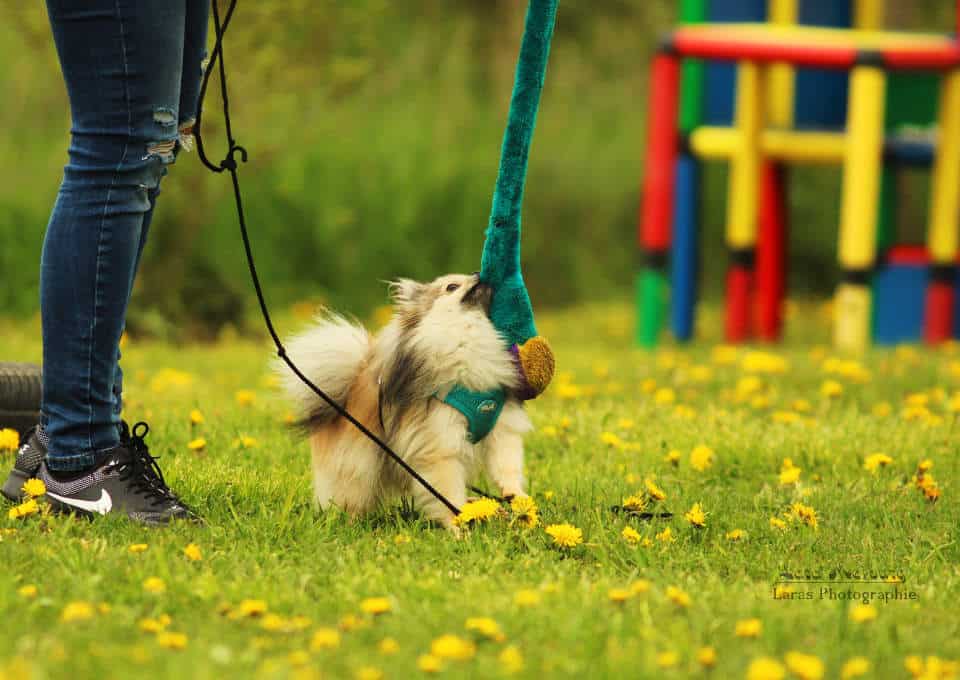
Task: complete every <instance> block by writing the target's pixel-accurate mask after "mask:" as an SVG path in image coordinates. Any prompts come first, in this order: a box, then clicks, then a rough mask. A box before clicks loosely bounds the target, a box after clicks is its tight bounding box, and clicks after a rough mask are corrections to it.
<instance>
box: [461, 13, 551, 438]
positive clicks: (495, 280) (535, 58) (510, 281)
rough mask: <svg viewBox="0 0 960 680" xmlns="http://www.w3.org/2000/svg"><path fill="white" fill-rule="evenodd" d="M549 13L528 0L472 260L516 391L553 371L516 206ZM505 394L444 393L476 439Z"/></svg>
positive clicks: (535, 391) (536, 388)
mask: <svg viewBox="0 0 960 680" xmlns="http://www.w3.org/2000/svg"><path fill="white" fill-rule="evenodd" d="M556 16H557V0H530V5H529V6H528V8H527V20H526V25H525V27H524V32H523V41H522V42H521V44H520V57H519V60H518V62H517V73H516V80H515V81H514V85H513V96H512V98H511V100H510V115H509V119H508V121H507V129H506V131H505V132H504V135H503V148H502V150H501V153H500V170H499V172H498V174H497V184H496V188H495V189H494V193H493V208H492V210H491V212H490V222H489V226H488V227H487V233H486V241H485V242H484V244H483V256H482V257H481V260H480V280H481V281H483V282H484V283H487V284H489V285H490V286H491V287H492V288H493V298H492V300H491V303H490V320H491V321H492V322H493V325H494V327H495V328H496V329H497V330H498V331H500V334H501V335H502V336H503V338H504V340H505V341H506V342H507V343H508V345H509V347H510V351H511V353H512V354H513V356H514V359H515V361H516V365H517V370H518V371H519V374H520V378H521V381H520V382H521V388H520V390H518V392H517V396H518V397H519V398H520V399H533V398H534V397H536V396H537V395H539V394H540V393H542V392H543V391H544V390H545V389H546V388H547V385H549V384H550V380H551V379H552V378H553V371H554V358H553V352H552V351H551V350H550V345H549V344H547V342H546V340H544V339H543V338H541V337H540V336H538V335H537V328H536V326H535V325H534V322H533V306H532V305H531V303H530V295H529V294H528V293H527V287H526V285H525V284H524V282H523V274H522V272H521V270H520V210H521V205H522V203H523V188H524V183H525V181H526V176H527V159H528V157H529V155H530V142H531V140H532V139H533V130H534V127H535V125H536V122H537V108H538V107H539V105H540V93H541V91H542V90H543V81H544V77H545V75H546V70H547V58H548V57H549V55H550V40H551V38H552V37H553V27H554V23H555V21H556ZM505 400H506V395H505V394H503V393H502V391H500V392H496V391H495V392H484V393H479V392H471V391H469V390H467V389H465V388H463V387H461V386H456V387H454V388H453V389H452V390H451V391H450V394H449V395H448V396H447V397H446V399H445V400H444V401H445V402H446V403H447V404H449V405H451V406H453V407H454V408H456V409H457V410H459V411H460V412H462V413H463V414H464V415H465V416H466V417H467V422H468V423H469V430H470V437H471V440H472V441H474V442H478V441H480V440H481V439H483V437H485V436H486V435H487V433H489V431H490V430H491V429H492V428H493V425H494V424H495V423H496V417H497V416H498V415H499V414H500V410H501V409H502V407H503V402H504V401H505Z"/></svg>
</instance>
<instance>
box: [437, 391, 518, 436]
mask: <svg viewBox="0 0 960 680" xmlns="http://www.w3.org/2000/svg"><path fill="white" fill-rule="evenodd" d="M506 401H507V393H506V391H505V390H503V389H497V390H490V391H489V392H473V391H471V390H468V389H467V388H465V387H463V386H462V385H456V386H454V388H453V389H451V390H450V392H449V394H447V397H446V399H444V400H443V403H445V404H449V405H450V406H452V407H453V408H455V409H457V410H458V411H460V413H462V414H463V415H464V417H465V418H466V419H467V439H468V440H469V441H470V442H471V443H472V444H477V443H479V442H480V441H481V440H482V439H483V438H484V437H486V436H487V435H488V434H490V430H492V429H493V428H494V426H495V425H496V424H497V419H498V418H499V417H500V412H501V411H502V410H503V405H504V404H505V403H506Z"/></svg>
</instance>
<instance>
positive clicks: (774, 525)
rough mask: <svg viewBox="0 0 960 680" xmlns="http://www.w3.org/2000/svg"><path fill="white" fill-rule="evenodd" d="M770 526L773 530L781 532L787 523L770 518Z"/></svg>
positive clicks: (776, 518) (777, 518)
mask: <svg viewBox="0 0 960 680" xmlns="http://www.w3.org/2000/svg"><path fill="white" fill-rule="evenodd" d="M770 526H771V527H772V528H774V529H780V530H781V531H782V530H784V529H786V528H787V523H786V522H784V521H783V520H782V519H780V518H779V517H771V518H770Z"/></svg>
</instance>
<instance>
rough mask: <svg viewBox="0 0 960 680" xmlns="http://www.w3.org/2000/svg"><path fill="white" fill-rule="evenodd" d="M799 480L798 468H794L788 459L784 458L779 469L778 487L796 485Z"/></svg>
mask: <svg viewBox="0 0 960 680" xmlns="http://www.w3.org/2000/svg"><path fill="white" fill-rule="evenodd" d="M788 463H789V465H788ZM799 480H800V468H798V467H795V466H794V465H793V463H792V462H791V461H790V459H789V458H785V459H784V460H783V467H782V468H780V486H790V485H791V484H796V483H797V482H798V481H799Z"/></svg>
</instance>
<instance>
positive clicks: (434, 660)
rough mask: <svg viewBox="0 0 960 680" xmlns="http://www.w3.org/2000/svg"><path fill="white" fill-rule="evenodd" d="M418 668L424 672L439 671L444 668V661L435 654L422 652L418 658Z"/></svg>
mask: <svg viewBox="0 0 960 680" xmlns="http://www.w3.org/2000/svg"><path fill="white" fill-rule="evenodd" d="M417 668H419V669H420V670H421V671H422V672H424V673H439V672H440V671H442V670H443V661H441V660H440V658H439V657H436V656H434V655H433V654H421V655H420V656H419V658H417Z"/></svg>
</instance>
